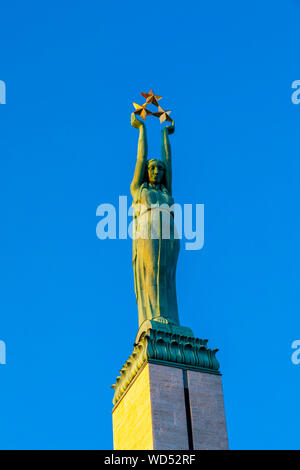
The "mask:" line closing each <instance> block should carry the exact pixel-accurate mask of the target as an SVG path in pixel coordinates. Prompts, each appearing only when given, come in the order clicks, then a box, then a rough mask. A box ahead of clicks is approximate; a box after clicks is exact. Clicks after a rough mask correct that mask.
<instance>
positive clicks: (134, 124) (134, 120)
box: [131, 113, 144, 129]
mask: <svg viewBox="0 0 300 470" xmlns="http://www.w3.org/2000/svg"><path fill="white" fill-rule="evenodd" d="M131 125H132V127H135V128H136V129H140V128H141V127H143V126H144V123H143V122H142V121H140V120H139V119H137V117H136V115H135V114H134V113H131Z"/></svg>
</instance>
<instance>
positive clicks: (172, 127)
mask: <svg viewBox="0 0 300 470" xmlns="http://www.w3.org/2000/svg"><path fill="white" fill-rule="evenodd" d="M164 131H165V132H167V133H168V134H169V135H170V134H174V132H175V122H174V121H172V124H170V125H168V126H166V127H165V128H164Z"/></svg>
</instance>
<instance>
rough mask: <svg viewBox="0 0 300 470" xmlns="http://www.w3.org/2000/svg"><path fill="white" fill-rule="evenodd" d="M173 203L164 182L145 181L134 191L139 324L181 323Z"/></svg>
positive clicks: (134, 261)
mask: <svg viewBox="0 0 300 470" xmlns="http://www.w3.org/2000/svg"><path fill="white" fill-rule="evenodd" d="M173 203H174V200H173V198H172V196H171V195H170V194H169V192H168V190H167V189H166V187H165V186H164V185H162V184H157V185H156V184H151V183H147V182H144V183H142V184H141V185H140V186H139V187H138V188H137V190H136V191H135V194H134V200H133V208H134V229H133V271H134V285H135V294H136V300H137V305H138V313H139V325H141V324H142V323H143V322H144V321H145V320H151V319H156V320H159V321H165V320H167V321H168V322H169V323H174V324H177V325H179V318H178V308H177V296H176V280H175V276H176V266H177V259H178V254H179V248H180V243H179V239H177V238H176V235H175V234H176V228H175V224H174V217H173V213H172V212H170V210H169V209H168V206H169V207H171V206H172V205H173ZM153 205H156V207H154V208H153ZM164 205H167V206H164ZM151 206H152V207H151ZM168 227H169V229H168Z"/></svg>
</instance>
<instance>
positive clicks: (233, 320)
mask: <svg viewBox="0 0 300 470" xmlns="http://www.w3.org/2000/svg"><path fill="white" fill-rule="evenodd" d="M299 14H300V3H299V1H298V0H297V1H296V0H286V1H285V2H282V1H279V0H275V1H274V0H272V1H271V0H267V1H264V2H262V1H259V0H253V1H252V2H240V1H238V0H231V1H227V2H224V1H221V0H216V1H214V2H199V1H189V2H179V1H173V2H171V3H170V2H158V1H151V2H140V1H131V2H121V1H117V2H99V1H89V0H86V1H84V2H83V1H79V2H78V1H75V2H74V1H72V2H71V1H70V2H69V1H63V0H60V1H56V0H53V1H51V2H47V3H45V2H38V1H30V0H29V1H28V2H21V1H13V0H12V1H10V2H4V3H3V4H2V6H1V29H0V43H1V56H0V57H1V60H0V80H4V81H5V82H6V84H7V104H6V105H0V136H1V139H0V151H1V160H0V162H1V163H0V165H1V168H0V179H1V184H0V193H1V232H0V257H1V269H0V283H1V295H0V310H1V317H0V339H2V340H4V341H5V342H6V344H7V364H6V365H1V366H0V407H1V418H0V423H1V424H0V448H2V449H16V448H21V449H78V448H80V449H97V448H98V449H111V448H112V422H111V410H112V397H113V391H112V390H111V389H110V385H111V384H113V383H114V381H115V378H116V376H117V375H118V371H119V369H120V368H121V367H122V365H123V363H124V362H125V360H126V359H127V357H128V355H129V354H130V353H131V350H132V344H133V341H134V337H135V334H136V331H137V326H138V320H137V308H136V303H135V296H134V288H133V274H132V267H131V240H111V241H110V240H109V241H100V240H98V239H97V238H96V233H95V229H96V223H97V220H98V219H97V218H96V208H97V206H98V205H99V204H101V203H104V202H108V203H117V201H118V197H119V195H128V197H129V196H130V193H129V185H130V182H131V178H132V175H133V169H134V164H135V158H136V144H137V133H136V130H135V129H133V128H131V127H130V124H129V119H130V113H131V111H132V101H137V102H141V101H142V98H141V97H140V95H139V93H140V92H141V91H148V90H150V88H154V90H155V91H156V92H157V93H158V94H160V95H162V96H163V97H164V100H163V101H162V104H163V105H165V106H166V107H167V108H169V109H172V115H173V117H174V119H175V121H176V133H175V135H174V136H172V145H173V158H174V181H173V183H174V196H175V200H176V201H177V202H181V203H194V204H195V203H203V204H205V245H204V248H203V249H202V250H201V251H197V252H194V251H185V250H183V249H182V250H181V254H180V259H179V263H178V271H177V290H178V301H179V310H180V319H181V324H182V325H185V326H189V327H191V328H192V329H193V331H194V333H195V335H197V336H198V337H201V338H208V339H209V345H210V346H211V347H218V348H219V349H220V352H219V353H218V357H219V360H220V362H221V369H222V372H223V374H224V375H223V384H224V394H225V407H226V415H227V422H228V431H229V439H230V446H231V448H232V449H263V448H267V449H287V448H292V449H299V448H300V445H299V414H300V411H299V387H300V365H299V366H296V365H293V364H292V362H291V354H292V349H291V343H292V341H293V340H295V339H300V321H299V311H300V289H299V279H300V256H299V238H300V223H299V172H300V162H299V147H300V141H299V135H300V105H298V106H297V105H293V104H292V102H291V92H292V90H291V83H292V82H293V81H294V80H297V79H300V67H299V18H300V16H299ZM149 126H150V136H151V138H152V140H151V141H150V149H149V150H150V155H151V156H157V154H158V152H159V148H160V143H159V138H160V136H159V124H158V121H157V123H154V122H153V121H151V118H150V120H149Z"/></svg>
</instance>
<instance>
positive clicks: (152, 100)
mask: <svg viewBox="0 0 300 470" xmlns="http://www.w3.org/2000/svg"><path fill="white" fill-rule="evenodd" d="M141 95H142V96H143V97H144V98H146V102H145V103H144V104H142V105H139V104H137V103H133V106H134V107H135V111H134V114H137V115H139V116H141V118H142V119H144V120H145V119H146V116H156V117H158V118H159V120H160V122H161V123H162V122H164V121H170V122H172V119H171V118H170V113H171V111H170V110H168V111H165V110H164V109H163V108H162V107H161V106H159V104H158V101H159V100H160V99H161V98H162V96H158V95H155V94H154V91H153V90H152V89H151V90H150V91H149V93H143V92H142V93H141ZM148 104H153V105H154V106H157V108H158V111H157V112H155V113H153V112H151V111H149V109H147V105H148Z"/></svg>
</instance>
